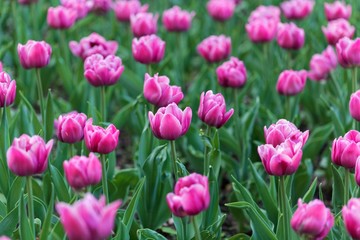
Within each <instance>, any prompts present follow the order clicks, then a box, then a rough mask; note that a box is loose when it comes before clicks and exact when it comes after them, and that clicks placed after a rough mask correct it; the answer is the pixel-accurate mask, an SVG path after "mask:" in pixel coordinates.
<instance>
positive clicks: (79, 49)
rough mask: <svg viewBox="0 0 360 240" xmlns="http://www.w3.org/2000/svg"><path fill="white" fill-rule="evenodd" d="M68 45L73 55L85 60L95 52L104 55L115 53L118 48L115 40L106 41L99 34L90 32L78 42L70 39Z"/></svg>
mask: <svg viewBox="0 0 360 240" xmlns="http://www.w3.org/2000/svg"><path fill="white" fill-rule="evenodd" d="M69 47H70V50H71V52H72V53H73V54H74V55H75V56H77V57H81V58H82V59H83V60H85V59H86V58H87V57H89V56H91V55H93V54H95V53H99V54H101V55H103V56H104V57H107V56H108V55H115V53H116V51H117V49H118V43H117V42H116V41H106V39H105V38H104V37H102V36H101V35H99V34H97V33H92V34H90V35H89V36H87V37H84V38H82V39H81V40H80V42H79V43H77V42H75V41H70V43H69Z"/></svg>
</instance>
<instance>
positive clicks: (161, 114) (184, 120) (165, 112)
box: [149, 103, 192, 140]
mask: <svg viewBox="0 0 360 240" xmlns="http://www.w3.org/2000/svg"><path fill="white" fill-rule="evenodd" d="M191 117H192V111H191V108H190V107H186V108H185V110H184V111H182V110H181V109H180V108H179V107H178V106H177V105H176V103H170V104H169V105H167V106H166V107H161V108H159V110H158V111H157V112H156V113H155V115H154V114H153V113H152V112H150V111H149V122H150V127H151V130H152V132H153V134H154V135H155V137H157V138H159V139H166V140H175V139H177V138H179V137H181V136H183V135H184V134H185V133H186V132H187V131H188V130H189V127H190V123H191Z"/></svg>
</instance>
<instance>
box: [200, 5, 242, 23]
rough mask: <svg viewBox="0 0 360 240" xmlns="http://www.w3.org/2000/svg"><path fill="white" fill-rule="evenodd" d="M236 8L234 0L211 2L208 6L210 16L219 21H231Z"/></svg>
mask: <svg viewBox="0 0 360 240" xmlns="http://www.w3.org/2000/svg"><path fill="white" fill-rule="evenodd" d="M235 7H236V5H235V2H234V1H233V0H209V1H208V3H207V4H206V9H207V11H208V13H209V15H210V16H211V17H212V18H213V19H215V20H217V21H226V20H228V19H230V18H231V17H232V16H233V15H234V12H235Z"/></svg>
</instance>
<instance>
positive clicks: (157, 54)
mask: <svg viewBox="0 0 360 240" xmlns="http://www.w3.org/2000/svg"><path fill="white" fill-rule="evenodd" d="M165 45H166V44H165V42H164V41H163V40H161V38H159V37H158V36H156V35H149V36H143V37H141V38H139V39H137V38H134V39H133V40H132V54H133V56H134V59H135V60H136V61H138V62H140V63H142V64H151V63H159V62H160V61H161V60H162V59H163V58H164V54H165Z"/></svg>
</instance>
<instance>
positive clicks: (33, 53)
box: [17, 40, 52, 69]
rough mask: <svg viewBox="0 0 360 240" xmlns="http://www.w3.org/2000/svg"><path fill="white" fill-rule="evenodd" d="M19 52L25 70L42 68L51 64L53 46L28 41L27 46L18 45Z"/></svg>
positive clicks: (42, 42)
mask: <svg viewBox="0 0 360 240" xmlns="http://www.w3.org/2000/svg"><path fill="white" fill-rule="evenodd" d="M17 52H18V56H19V59H20V64H21V66H22V67H23V68H25V69H29V68H42V67H45V66H47V65H48V64H49V62H50V57H51V52H52V49H51V46H50V45H49V44H47V43H46V42H44V41H41V42H37V41H33V40H29V41H27V43H26V44H25V45H22V44H20V43H19V44H18V46H17Z"/></svg>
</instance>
